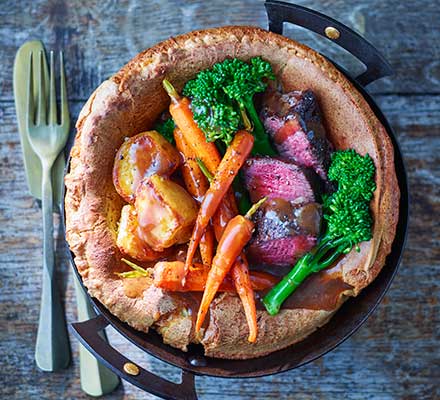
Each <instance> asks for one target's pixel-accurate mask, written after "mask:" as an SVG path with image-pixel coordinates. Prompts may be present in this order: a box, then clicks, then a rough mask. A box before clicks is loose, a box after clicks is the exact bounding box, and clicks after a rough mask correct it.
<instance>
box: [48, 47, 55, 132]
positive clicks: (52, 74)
mask: <svg viewBox="0 0 440 400" xmlns="http://www.w3.org/2000/svg"><path fill="white" fill-rule="evenodd" d="M49 77H50V78H49V80H50V89H49V124H50V125H55V124H56V123H57V94H56V89H55V68H54V61H53V51H51V52H50V70H49Z"/></svg>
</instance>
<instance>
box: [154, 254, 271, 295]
mask: <svg viewBox="0 0 440 400" xmlns="http://www.w3.org/2000/svg"><path fill="white" fill-rule="evenodd" d="M208 272H209V268H208V267H206V266H205V265H203V264H194V266H193V267H191V268H190V270H189V272H188V274H187V276H186V280H185V284H184V285H182V277H183V275H184V273H185V263H183V262H182V261H159V262H158V263H156V265H155V266H154V271H153V276H154V286H156V287H159V288H161V289H164V290H169V291H174V292H203V291H204V290H205V285H206V280H207V278H208ZM248 276H249V281H250V284H251V288H252V289H253V290H265V289H268V288H270V287H272V286H273V285H275V284H276V283H277V282H278V280H279V279H278V278H277V277H276V276H274V275H271V274H268V273H266V272H260V271H251V272H250V274H249V273H248ZM236 290H237V289H236V286H235V285H234V283H233V282H232V280H231V279H230V277H226V278H225V279H224V280H223V282H222V283H221V284H220V287H219V289H218V291H219V292H234V291H236ZM252 296H253V293H252Z"/></svg>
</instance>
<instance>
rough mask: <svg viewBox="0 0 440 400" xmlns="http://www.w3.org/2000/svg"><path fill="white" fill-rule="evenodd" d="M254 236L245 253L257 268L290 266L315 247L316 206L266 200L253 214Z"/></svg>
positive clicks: (319, 215)
mask: <svg viewBox="0 0 440 400" xmlns="http://www.w3.org/2000/svg"><path fill="white" fill-rule="evenodd" d="M254 218H255V227H256V229H255V233H254V236H253V239H252V241H251V243H250V245H249V247H248V249H247V255H248V257H249V260H250V261H251V262H252V263H253V264H257V265H261V264H263V265H277V266H286V265H291V264H293V263H294V262H295V261H296V260H297V259H298V258H299V257H301V256H302V255H303V254H305V253H307V252H308V251H310V250H311V249H312V247H313V246H314V245H315V244H316V240H317V237H318V235H319V230H320V224H321V206H320V205H319V204H318V203H308V204H306V205H296V204H292V203H291V202H290V201H287V200H284V199H269V200H267V201H266V202H265V203H264V204H263V205H262V206H261V207H260V209H259V210H258V211H257V213H256V214H255V217H254Z"/></svg>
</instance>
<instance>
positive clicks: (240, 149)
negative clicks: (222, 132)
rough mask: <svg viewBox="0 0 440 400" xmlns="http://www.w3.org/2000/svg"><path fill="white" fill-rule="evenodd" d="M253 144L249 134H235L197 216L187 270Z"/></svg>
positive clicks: (241, 132)
mask: <svg viewBox="0 0 440 400" xmlns="http://www.w3.org/2000/svg"><path fill="white" fill-rule="evenodd" d="M253 144H254V137H253V136H252V135H251V134H250V133H249V132H246V131H239V132H237V133H236V134H235V136H234V139H233V140H232V142H231V144H230V146H229V147H228V149H227V150H226V153H225V155H224V157H223V159H222V161H221V162H220V165H219V166H218V169H217V171H216V173H215V176H214V180H213V181H212V183H211V186H210V187H209V189H208V191H207V192H206V194H205V197H204V198H203V202H202V204H201V206H200V210H199V214H198V215H197V220H196V224H195V226H194V230H193V233H192V237H191V240H190V242H189V247H188V253H187V257H186V262H185V264H186V268H187V269H188V268H189V266H190V265H191V264H192V261H193V257H194V253H195V250H196V248H197V246H198V244H199V242H200V238H201V237H202V235H203V233H204V231H205V229H206V227H207V226H208V224H209V220H210V219H211V218H212V217H213V215H214V214H215V212H216V211H217V209H218V207H219V205H220V203H221V201H222V199H223V198H224V196H225V195H226V193H227V192H228V190H229V188H230V187H231V185H232V181H233V180H234V178H235V176H236V175H237V174H238V171H239V169H240V168H241V167H242V165H243V164H244V162H245V160H246V158H247V157H248V155H249V153H250V152H251V150H252V146H253ZM237 256H238V254H237ZM234 260H235V259H234ZM234 260H232V261H234Z"/></svg>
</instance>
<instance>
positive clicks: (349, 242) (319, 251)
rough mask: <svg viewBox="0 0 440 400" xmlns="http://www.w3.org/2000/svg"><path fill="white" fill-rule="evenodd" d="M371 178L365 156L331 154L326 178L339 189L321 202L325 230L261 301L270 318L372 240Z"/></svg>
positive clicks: (371, 168)
mask: <svg viewBox="0 0 440 400" xmlns="http://www.w3.org/2000/svg"><path fill="white" fill-rule="evenodd" d="M374 174H375V167H374V163H373V160H372V159H371V157H370V156H369V155H368V154H367V155H365V156H364V157H362V156H361V155H359V154H357V153H356V152H355V151H354V150H346V151H337V152H336V153H334V154H333V156H332V162H331V165H330V169H329V174H328V176H329V179H331V180H334V181H336V182H337V184H338V189H337V191H336V192H334V193H333V194H331V195H329V196H327V197H326V198H325V200H324V220H325V221H326V225H327V226H326V230H325V232H324V234H323V235H322V237H321V239H320V241H319V243H318V244H317V245H316V246H315V247H314V248H313V249H312V250H311V251H310V252H309V253H307V254H306V255H304V256H303V257H301V258H300V259H299V260H298V262H297V263H296V264H295V266H294V267H293V269H292V270H291V271H290V272H289V274H287V275H286V276H285V277H284V278H283V279H282V280H281V281H280V282H279V283H278V284H277V285H275V286H274V287H273V288H272V289H271V291H270V292H269V293H268V294H267V295H266V296H265V297H264V299H263V303H264V305H265V306H266V309H267V311H268V312H269V314H271V315H275V314H277V313H278V311H279V309H280V307H281V305H282V303H283V302H284V300H286V299H287V297H289V296H290V295H291V294H292V293H293V292H294V291H295V290H296V288H297V287H298V286H299V285H300V284H301V283H302V282H303V281H304V279H306V278H307V277H308V276H309V275H311V274H312V273H315V272H318V271H321V270H322V269H325V268H327V267H329V266H330V265H332V264H333V263H334V262H335V261H336V260H337V259H338V258H339V257H340V256H341V255H342V254H346V253H348V252H349V251H350V250H351V249H352V248H353V247H355V248H356V250H357V251H360V248H359V243H361V242H363V241H368V240H370V239H371V236H372V233H371V227H372V225H373V220H372V218H371V215H370V207H369V202H370V200H371V198H372V196H373V193H374V190H375V188H376V185H375V182H374Z"/></svg>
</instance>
